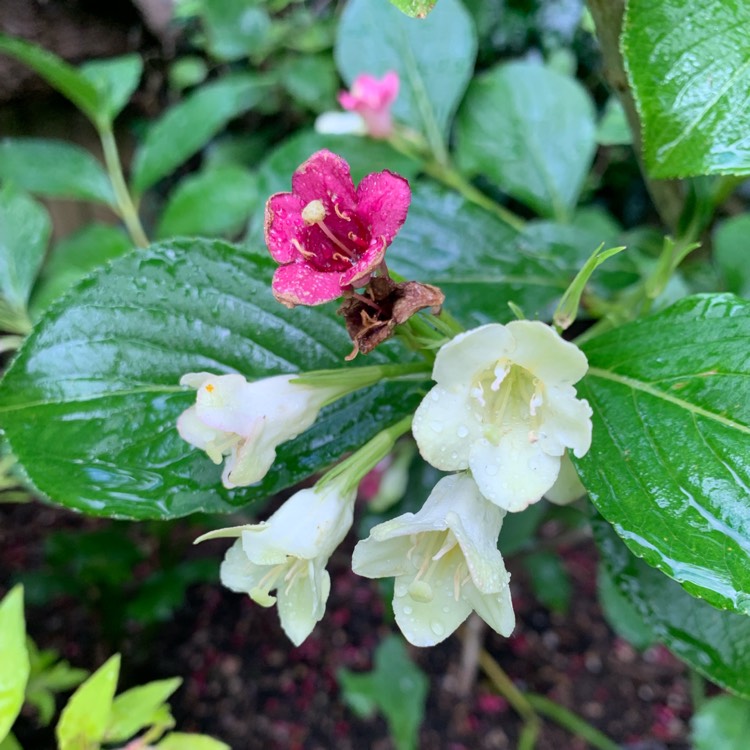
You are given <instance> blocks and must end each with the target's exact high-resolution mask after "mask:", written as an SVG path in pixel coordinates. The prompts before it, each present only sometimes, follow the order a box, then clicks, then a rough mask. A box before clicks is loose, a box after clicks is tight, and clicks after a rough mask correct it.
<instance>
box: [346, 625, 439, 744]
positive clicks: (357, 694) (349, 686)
mask: <svg viewBox="0 0 750 750" xmlns="http://www.w3.org/2000/svg"><path fill="white" fill-rule="evenodd" d="M338 679H339V683H340V685H341V691H342V697H343V698H344V701H345V702H346V703H347V704H348V705H349V706H350V708H351V709H352V710H353V711H355V712H356V713H357V714H359V715H360V716H370V715H371V714H372V713H374V711H375V709H379V710H380V711H382V713H383V715H384V716H385V718H386V720H387V721H388V726H389V728H390V730H391V736H392V737H393V740H394V742H395V744H396V747H397V748H398V750H414V749H415V748H416V747H417V738H418V735H419V725H420V724H421V723H422V717H423V716H424V708H425V700H426V698H427V691H428V689H429V680H428V679H427V677H426V676H425V675H424V673H423V672H422V671H421V670H420V669H419V668H418V667H417V666H415V665H414V663H413V662H412V661H411V659H409V655H408V653H407V652H406V648H404V642H403V640H402V639H401V638H398V637H396V636H392V635H391V636H388V637H387V638H386V639H385V640H384V641H383V642H382V643H381V644H380V645H379V646H378V648H377V651H376V652H375V668H374V670H373V671H372V672H369V673H368V674H356V673H354V672H350V671H349V670H347V669H342V670H340V671H339V673H338Z"/></svg>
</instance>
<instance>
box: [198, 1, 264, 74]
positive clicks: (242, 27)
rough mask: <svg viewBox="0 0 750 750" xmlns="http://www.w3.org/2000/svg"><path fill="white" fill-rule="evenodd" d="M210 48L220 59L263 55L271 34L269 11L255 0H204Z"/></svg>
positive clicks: (205, 23)
mask: <svg viewBox="0 0 750 750" xmlns="http://www.w3.org/2000/svg"><path fill="white" fill-rule="evenodd" d="M202 6H203V7H202V15H203V25H204V27H205V29H206V38H207V42H208V45H207V48H208V51H209V52H210V53H211V55H212V56H213V57H215V58H216V59H218V60H239V59H242V58H246V57H254V58H255V57H256V56H260V58H262V57H263V53H264V52H265V51H266V48H267V47H268V45H269V41H270V40H271V37H272V35H273V34H272V32H273V28H272V23H271V18H270V16H269V15H268V12H267V11H266V10H265V9H264V8H263V7H258V6H259V4H258V3H257V2H253V1H252V0H203V2H202Z"/></svg>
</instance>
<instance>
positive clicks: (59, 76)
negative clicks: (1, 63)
mask: <svg viewBox="0 0 750 750" xmlns="http://www.w3.org/2000/svg"><path fill="white" fill-rule="evenodd" d="M0 53H5V54H7V55H11V56H12V57H15V58H16V60H19V61H20V62H22V63H24V64H25V65H28V66H29V67H30V68H32V69H33V70H34V71H36V72H37V73H38V74H39V75H40V76H41V77H42V78H44V80H45V81H47V83H49V85H50V86H52V87H53V88H54V89H57V91H59V92H60V93H61V94H62V95H63V96H65V97H67V98H68V99H70V101H71V102H73V104H75V105H76V106H77V107H78V109H80V110H81V111H82V112H83V113H84V114H85V115H86V116H87V117H88V118H89V119H90V120H91V121H92V122H94V123H98V122H99V123H100V124H101V100H100V95H99V91H98V90H97V88H96V86H94V84H93V83H91V81H89V80H88V78H86V76H85V75H83V73H81V72H80V71H78V70H76V69H75V68H74V67H72V66H71V65H68V63H66V62H65V61H64V60H62V59H60V58H59V57H57V55H53V54H52V53H51V52H47V50H45V49H42V48H41V47H37V46H36V45H35V44H31V43H30V42H25V41H23V40H22V39H14V38H13V37H9V36H6V35H5V34H0Z"/></svg>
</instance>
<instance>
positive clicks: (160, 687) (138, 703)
mask: <svg viewBox="0 0 750 750" xmlns="http://www.w3.org/2000/svg"><path fill="white" fill-rule="evenodd" d="M181 684H182V679H180V678H179V677H173V678H172V679H170V680H158V681H156V682H149V683H148V684H147V685H139V686H138V687H134V688H131V689H130V690H126V691H125V692H124V693H122V694H121V695H118V696H117V697H116V698H115V700H114V703H113V704H112V713H111V714H110V716H109V723H108V724H107V731H106V734H105V737H106V741H107V742H124V741H125V740H127V739H130V738H131V737H132V736H133V735H134V734H136V732H139V731H140V730H141V729H144V728H146V727H150V726H153V724H154V716H155V715H157V714H158V712H159V710H160V709H161V708H162V707H163V705H164V704H165V703H166V702H167V699H168V698H169V696H170V695H172V693H174V691H175V690H177V688H178V687H180V685H181Z"/></svg>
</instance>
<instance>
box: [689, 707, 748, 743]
mask: <svg viewBox="0 0 750 750" xmlns="http://www.w3.org/2000/svg"><path fill="white" fill-rule="evenodd" d="M691 725H692V730H693V731H692V739H693V747H694V748H695V750H717V748H720V750H745V748H746V747H747V738H748V736H750V703H748V702H747V701H746V700H742V698H736V697H735V696H733V695H719V696H717V697H716V698H711V700H709V701H706V703H704V704H703V705H702V706H701V707H700V708H699V709H698V711H697V712H696V713H695V715H694V716H693V719H692V721H691Z"/></svg>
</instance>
